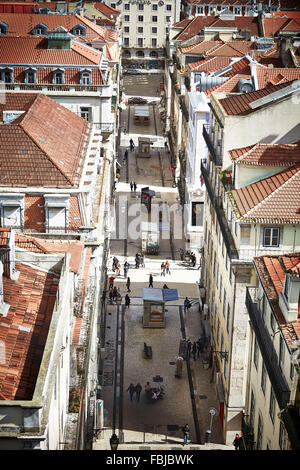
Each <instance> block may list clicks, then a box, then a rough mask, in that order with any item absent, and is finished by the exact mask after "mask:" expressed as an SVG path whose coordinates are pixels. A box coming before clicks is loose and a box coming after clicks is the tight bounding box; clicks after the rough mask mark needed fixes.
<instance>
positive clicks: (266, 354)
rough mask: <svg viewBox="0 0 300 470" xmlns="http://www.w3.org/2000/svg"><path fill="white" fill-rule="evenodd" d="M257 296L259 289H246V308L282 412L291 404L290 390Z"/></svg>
mask: <svg viewBox="0 0 300 470" xmlns="http://www.w3.org/2000/svg"><path fill="white" fill-rule="evenodd" d="M256 296H257V288H255V287H247V288H246V307H247V310H248V313H249V317H250V321H251V325H252V328H253V330H254V333H255V336H256V339H257V342H258V345H259V349H260V351H261V355H262V357H263V361H264V364H265V366H266V369H267V372H268V376H269V379H270V382H271V384H272V388H273V390H274V394H275V396H276V400H277V402H278V405H279V408H280V409H281V410H282V409H283V408H285V407H286V406H287V404H288V403H289V399H290V389H289V386H288V384H287V382H286V379H285V377H284V375H283V373H282V371H281V370H280V367H279V365H278V357H277V353H276V350H275V348H274V345H273V342H272V340H271V336H270V333H269V332H268V330H267V328H266V326H265V324H264V322H263V320H262V316H261V313H260V311H259V309H258V305H257V301H256V298H257V297H256Z"/></svg>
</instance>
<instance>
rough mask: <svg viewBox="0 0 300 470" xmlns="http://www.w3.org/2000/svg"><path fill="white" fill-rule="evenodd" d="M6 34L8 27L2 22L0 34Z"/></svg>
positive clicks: (0, 23)
mask: <svg viewBox="0 0 300 470" xmlns="http://www.w3.org/2000/svg"><path fill="white" fill-rule="evenodd" d="M7 32H8V25H7V24H6V23H4V22H3V21H1V22H0V34H1V35H5V34H7Z"/></svg>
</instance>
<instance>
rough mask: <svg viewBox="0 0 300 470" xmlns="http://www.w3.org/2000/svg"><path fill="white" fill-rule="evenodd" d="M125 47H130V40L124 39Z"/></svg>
mask: <svg viewBox="0 0 300 470" xmlns="http://www.w3.org/2000/svg"><path fill="white" fill-rule="evenodd" d="M124 46H129V38H124Z"/></svg>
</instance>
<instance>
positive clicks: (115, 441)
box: [109, 432, 119, 450]
mask: <svg viewBox="0 0 300 470" xmlns="http://www.w3.org/2000/svg"><path fill="white" fill-rule="evenodd" d="M109 443H110V448H111V450H117V448H118V445H119V439H118V436H117V435H116V434H115V432H114V433H113V434H112V436H111V438H110V440H109Z"/></svg>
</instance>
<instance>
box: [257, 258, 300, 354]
mask: <svg viewBox="0 0 300 470" xmlns="http://www.w3.org/2000/svg"><path fill="white" fill-rule="evenodd" d="M254 264H255V267H256V270H257V273H258V275H259V279H260V282H261V284H262V285H263V288H264V290H265V292H266V293H267V296H268V299H269V302H270V303H271V305H272V306H273V310H274V312H275V314H276V316H277V319H278V321H279V323H280V325H281V326H282V332H283V334H284V336H285V338H286V340H287V343H288V345H289V346H291V345H292V343H293V342H294V341H296V340H299V339H300V303H299V315H298V319H297V320H296V321H294V322H289V323H288V324H286V319H285V318H284V316H283V314H282V311H281V309H280V308H279V295H280V292H281V291H282V289H283V286H284V280H285V275H286V273H294V274H297V275H298V276H299V274H300V253H290V254H285V255H264V256H259V257H256V258H254Z"/></svg>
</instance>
